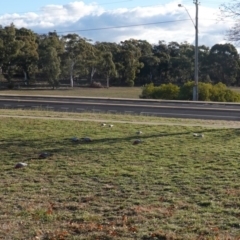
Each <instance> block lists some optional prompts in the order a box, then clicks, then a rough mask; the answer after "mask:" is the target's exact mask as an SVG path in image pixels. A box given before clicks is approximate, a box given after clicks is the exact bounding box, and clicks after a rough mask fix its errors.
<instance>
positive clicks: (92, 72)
mask: <svg viewBox="0 0 240 240" xmlns="http://www.w3.org/2000/svg"><path fill="white" fill-rule="evenodd" d="M95 72H96V68H95V67H92V70H91V75H90V84H92V83H93V76H94V74H95Z"/></svg>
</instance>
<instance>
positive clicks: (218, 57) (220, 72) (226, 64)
mask: <svg viewBox="0 0 240 240" xmlns="http://www.w3.org/2000/svg"><path fill="white" fill-rule="evenodd" d="M208 64H209V70H208V72H209V75H210V77H211V79H212V80H213V81H214V82H215V83H217V82H223V83H224V84H226V85H231V84H234V83H235V82H236V78H237V74H238V72H239V55H238V52H237V49H236V48H235V47H234V46H233V45H232V44H229V43H226V44H215V45H214V46H213V47H212V48H211V49H210V53H209V59H208Z"/></svg>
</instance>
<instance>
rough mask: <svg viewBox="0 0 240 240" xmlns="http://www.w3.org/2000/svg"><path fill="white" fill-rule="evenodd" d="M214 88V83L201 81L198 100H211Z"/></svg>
mask: <svg viewBox="0 0 240 240" xmlns="http://www.w3.org/2000/svg"><path fill="white" fill-rule="evenodd" d="M212 88H213V86H212V84H210V83H203V82H200V83H199V84H198V100H199V101H210V100H211V91H212Z"/></svg>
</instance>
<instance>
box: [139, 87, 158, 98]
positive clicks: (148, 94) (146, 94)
mask: <svg viewBox="0 0 240 240" xmlns="http://www.w3.org/2000/svg"><path fill="white" fill-rule="evenodd" d="M154 89H155V87H154V84H153V83H150V84H146V85H144V86H143V87H142V94H141V95H140V98H153V92H154Z"/></svg>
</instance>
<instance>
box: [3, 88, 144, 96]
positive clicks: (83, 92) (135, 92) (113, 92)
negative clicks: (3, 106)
mask: <svg viewBox="0 0 240 240" xmlns="http://www.w3.org/2000/svg"><path fill="white" fill-rule="evenodd" d="M141 92H142V89H141V87H110V88H109V89H107V88H87V87H83V88H80V87H79V88H73V89H71V88H69V89H56V90H52V89H45V90H37V89H33V90H32V89H30V90H28V89H26V90H24V89H19V90H4V91H2V92H0V93H2V94H17V95H27V96H28V95H43V96H44V95H52V96H76V97H112V98H139V96H140V95H141Z"/></svg>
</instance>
